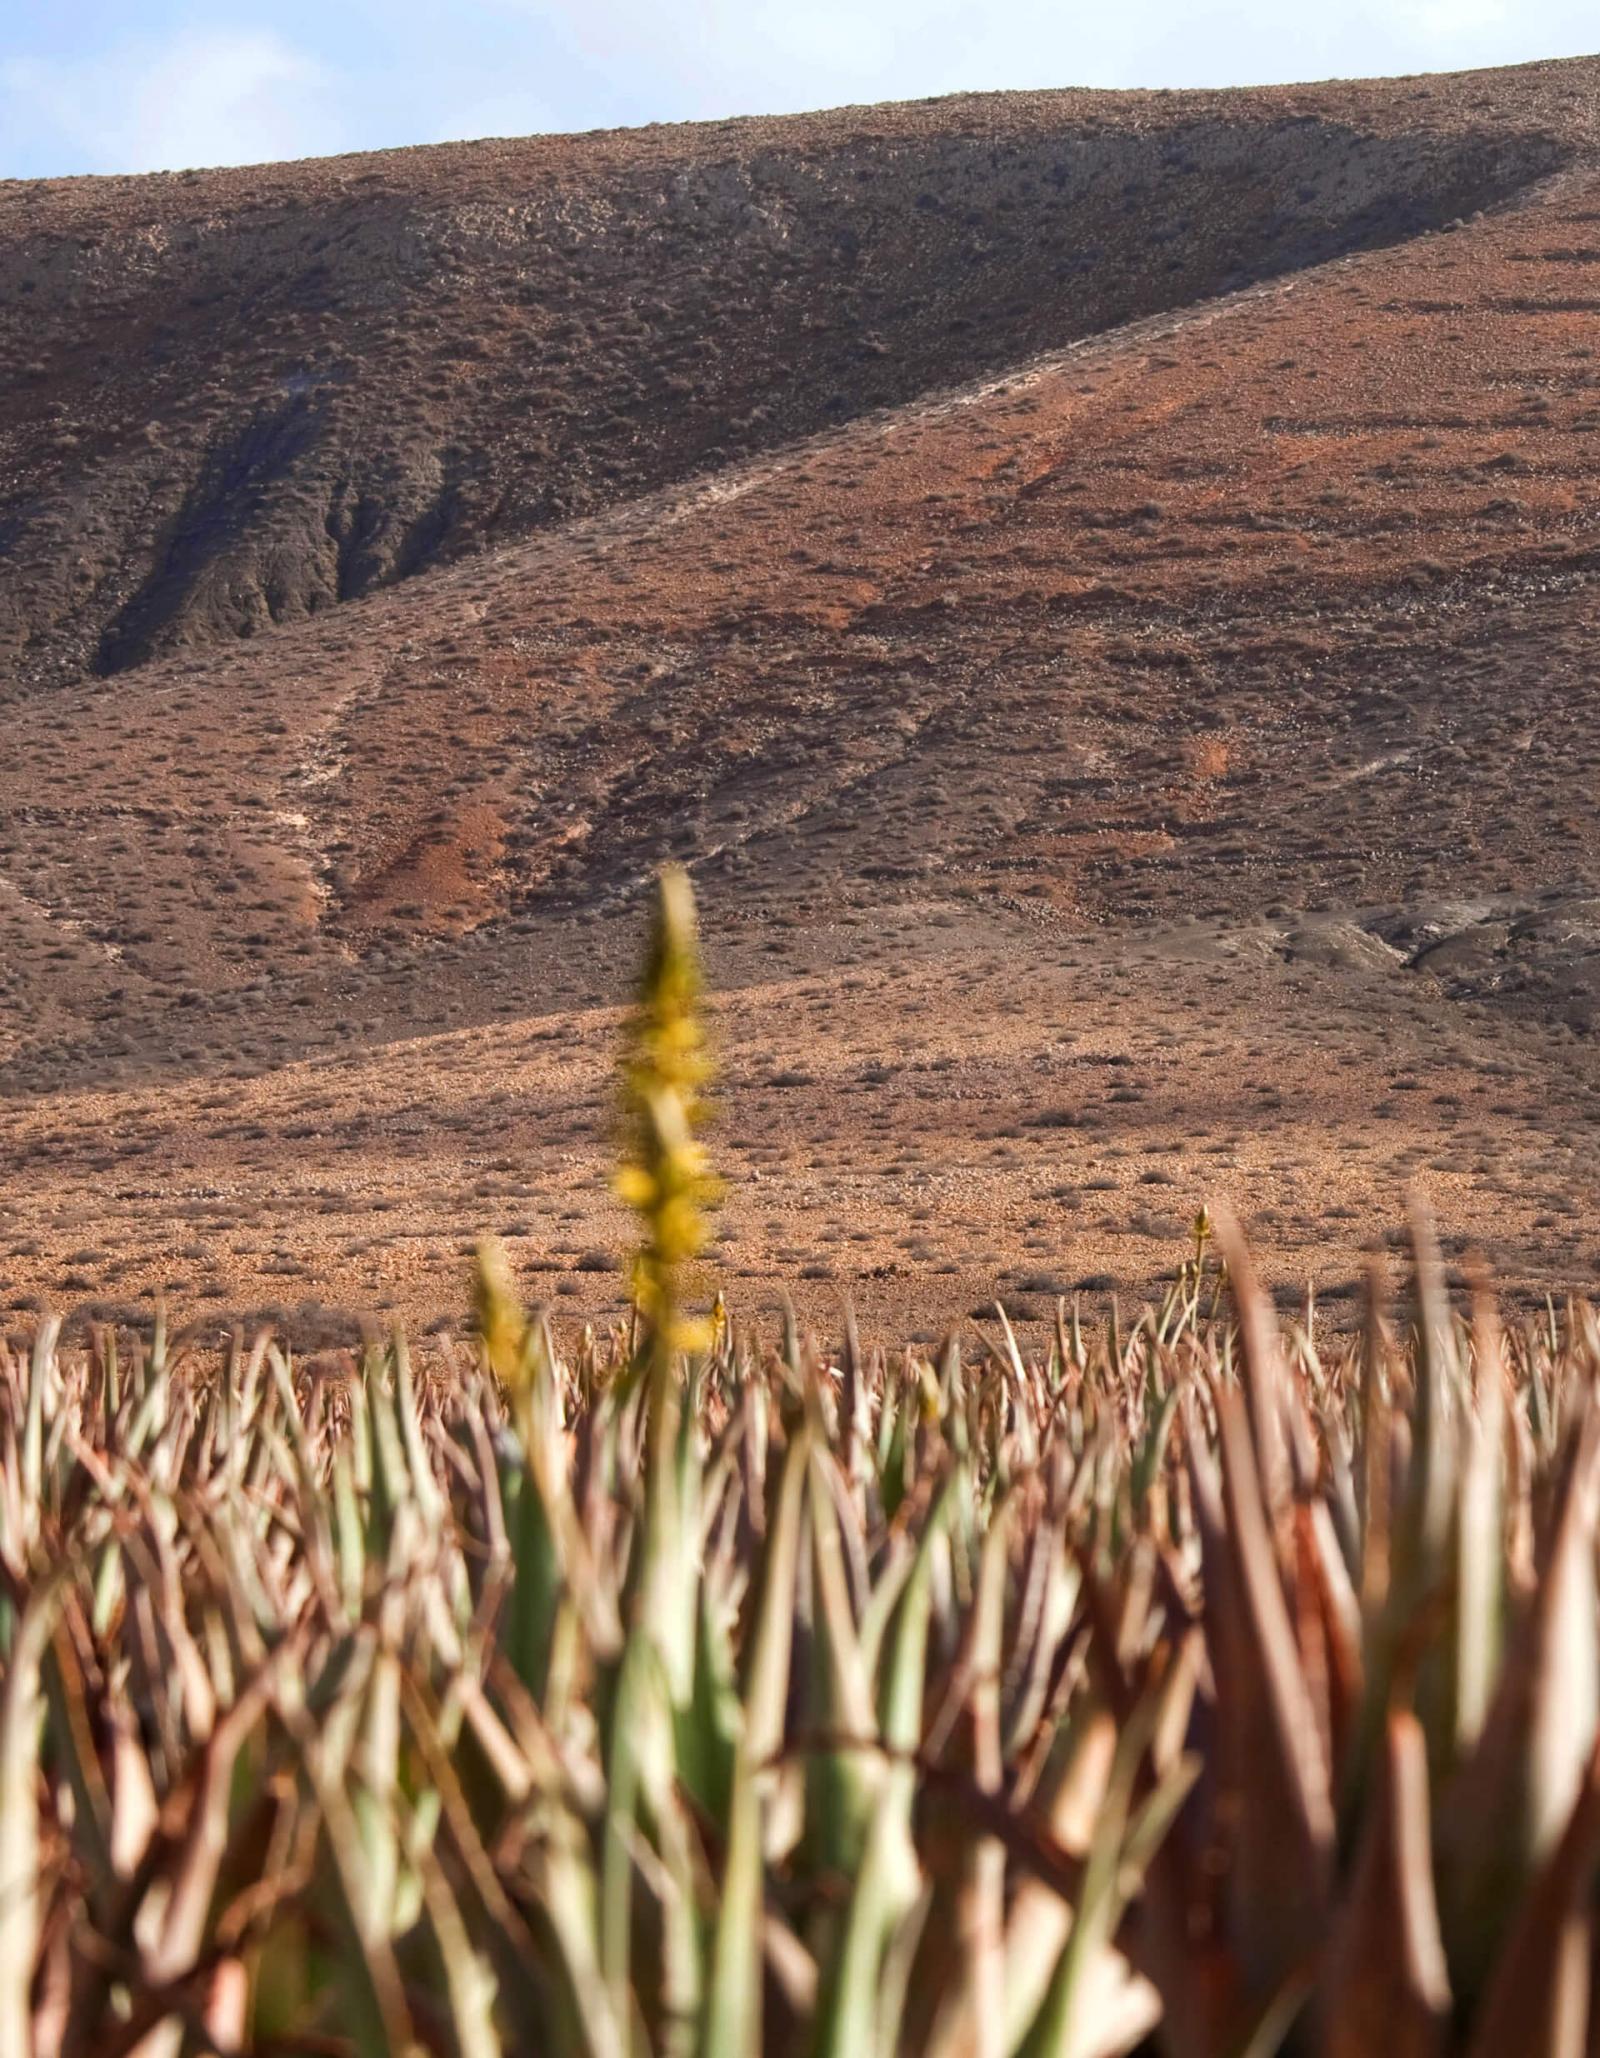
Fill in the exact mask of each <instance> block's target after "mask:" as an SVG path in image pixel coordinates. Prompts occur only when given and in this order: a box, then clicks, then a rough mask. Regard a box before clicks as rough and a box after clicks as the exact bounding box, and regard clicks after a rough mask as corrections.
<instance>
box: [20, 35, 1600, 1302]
mask: <svg viewBox="0 0 1600 2058" xmlns="http://www.w3.org/2000/svg"><path fill="white" fill-rule="evenodd" d="M1597 77H1600V73H1597V70H1596V67H1595V66H1594V65H1593V64H1590V63H1578V64H1569V65H1545V66H1533V67H1529V68H1526V69H1524V70H1519V71H1515V72H1508V73H1493V74H1478V75H1473V76H1470V77H1462V78H1453V79H1433V80H1403V81H1396V82H1392V83H1388V84H1378V85H1359V84H1348V85H1335V86H1326V87H1315V88H1301V89H1292V90H1291V89H1283V90H1274V91H1270V92H1260V93H1245V94H1233V95H1228V94H1177V95H1099V94H1081V93H1062V94H1029V95H1017V96H1006V95H1000V96H980V97H963V98H957V99H954V100H950V101H941V102H937V103H929V104H926V105H921V106H914V107H903V108H883V109H857V110H846V111H843V112H840V113H837V114H832V115H825V116H814V117H812V116H808V117H803V118H797V119H794V120H786V121H776V122H761V121H758V122H742V123H728V124H718V125H714V126H711V127H703V128H689V129H671V130H666V129H659V130H650V131H645V132H639V133H631V134H625V135H615V136H605V137H588V138H571V137H562V138H547V139H533V140H527V141H514V142H504V143H489V144H481V145H471V146H462V147H459V148H449V149H444V150H428V151H411V152H394V153H389V154H386V155H383V156H380V157H374V158H359V159H356V158H352V159H344V160H338V161H335V162H331V163H324V164H308V165H295V166H278V167H267V168H260V169H257V170H254V171H249V172H237V171H223V172H200V173H194V174H184V175H180V176H173V177H163V178H156V179H140V180H98V179H90V180H64V181H57V182H51V183H49V184H32V185H10V186H4V187H0V365H3V366H4V369H5V376H0V653H3V663H0V722H3V724H4V731H5V736H6V744H7V748H6V751H5V754H4V758H3V760H0V1151H3V1153H4V1155H5V1159H6V1162H7V1164H8V1166H9V1167H11V1168H12V1176H11V1177H10V1178H9V1179H8V1180H7V1182H6V1186H5V1190H4V1193H3V1196H0V1305H4V1306H5V1308H6V1309H7V1312H8V1318H9V1320H10V1322H11V1323H12V1325H13V1326H14V1328H15V1329H17V1330H18V1331H20V1330H21V1329H23V1328H26V1327H27V1326H29V1325H30V1324H31V1323H32V1321H33V1320H34V1318H35V1317H36V1315H37V1314H38V1313H39V1312H40V1311H41V1309H43V1308H45V1307H47V1306H48V1307H74V1308H76V1307H81V1306H83V1305H85V1304H88V1305H91V1306H93V1307H96V1308H97V1309H98V1310H99V1312H100V1313H102V1314H104V1315H110V1314H114V1313H117V1312H119V1311H129V1312H132V1311H135V1310H137V1309H139V1308H141V1307H142V1308H143V1310H144V1311H145V1316H146V1319H148V1310H149V1305H150V1300H149V1297H150V1296H151V1295H152V1294H153V1292H154V1291H155V1290H156V1289H158V1288H164V1289H165V1291H166V1293H167V1296H168V1299H169V1302H170V1304H171V1306H172V1307H173V1309H174V1310H175V1311H180V1312H181V1314H182V1315H183V1316H184V1317H185V1318H187V1317H189V1316H191V1315H193V1316H203V1317H205V1318H207V1319H208V1321H209V1322H210V1324H211V1328H212V1332H213V1334H214V1335H216V1336H219V1337H220V1336H225V1335H226V1333H227V1331H228V1329H229V1327H230V1326H231V1324H232V1322H233V1321H234V1320H235V1319H239V1318H244V1319H246V1320H249V1319H251V1318H252V1317H254V1316H256V1315H261V1316H263V1317H269V1318H271V1319H274V1320H276V1321H277V1322H278V1323H279V1324H280V1326H281V1325H283V1324H286V1323H292V1324H294V1325H296V1327H297V1332H298V1333H299V1334H301V1335H304V1336H306V1337H308V1338H316V1337H321V1336H327V1337H336V1336H340V1335H343V1336H348V1335H350V1334H352V1333H354V1323H353V1318H354V1317H355V1316H356V1315H358V1314H359V1313H360V1312H362V1311H370V1310H377V1311H379V1312H380V1313H382V1314H385V1315H390V1314H392V1315H402V1316H404V1317H405V1318H406V1319H407V1320H408V1321H409V1322H411V1323H412V1324H413V1326H414V1327H415V1328H416V1329H417V1330H419V1331H420V1330H422V1329H425V1328H426V1327H427V1326H428V1325H429V1324H431V1323H432V1322H434V1321H436V1320H439V1319H442V1318H449V1317H451V1316H453V1315H455V1314H456V1313H457V1311H458V1309H459V1306H460V1302H461V1300H462V1297H463V1280H464V1277H465V1266H466V1253H465V1251H464V1249H463V1245H462V1240H461V1239H462V1236H463V1234H464V1232H465V1231H467V1230H469V1229H471V1228H473V1227H475V1226H476V1225H478V1224H486V1225H487V1226H489V1227H492V1228H494V1229H496V1230H499V1231H502V1232H503V1233H504V1234H505V1236H506V1240H507V1243H508V1246H509V1247H510V1249H511V1252H512V1256H513V1259H514V1262H515V1264H516V1266H517V1268H518V1272H519V1276H520V1277H522V1278H523V1279H524V1281H525V1282H526V1290H527V1292H528V1294H529V1296H530V1297H537V1298H540V1299H550V1300H552V1301H556V1302H559V1303H560V1304H561V1305H563V1306H564V1307H566V1308H567V1309H568V1310H569V1311H571V1312H573V1313H575V1314H583V1315H586V1316H589V1317H593V1318H596V1319H600V1320H608V1319H611V1318H613V1317H615V1316H616V1315H617V1313H618V1311H619V1307H620V1304H621V1301H622V1299H623V1295H622V1290H621V1273H620V1270H619V1269H618V1265H619V1259H620V1254H621V1251H622V1247H623V1239H624V1228H623V1224H622V1221H621V1218H620V1216H619V1214H618V1213H617V1211H616V1210H615V1209H614V1208H612V1207H610V1206H609V1205H608V1204H607V1203H606V1202H605V1200H604V1198H603V1196H604V1194H605V1191H606V1188H605V1178H604V1173H605V1168H606V1165H607V1163H608V1160H609V1155H610V1151H611V1141H612V1139H611V1095H610V1085H609V1081H610V1053H611V1046H612V1041H613V1036H614V1031H615V1023H616V1010H617V1009H618V1007H619V1006H620V1005H621V1004H622V1002H623V1001H624V999H625V996H626V991H627V984H628V979H629V973H630V967H631V964H632V961H633V957H634V953H635V951H636V948H637V938H638V933H639V927H640V920H641V899H640V895H641V889H642V886H643V884H644V882H646V881H647V880H648V878H649V877H650V875H651V873H652V871H653V869H654V867H655V865H656V864H657V863H658V862H659V861H660V860H661V859H662V858H663V857H665V856H672V855H675V856H679V857H682V858H684V859H686V860H688V861H689V862H690V863H691V864H692V867H693V869H694V872H695V876H696V882H697V886H698V889H699V892H700V896H701V902H702V907H703V908H704V911H705V917H706V925H707V944H708V952H709V958H710V964H711V969H712V973H713V983H714V985H715V987H716V990H717V992H718V994H719V996H720V999H719V1006H718V1017H717V1023H716V1027H717V1034H718V1037H719V1041H720V1044H721V1047H722V1051H723V1059H724V1063H723V1088H722V1113H723V1126H722V1130H721V1139H720V1142H719V1152H720V1154H721V1156H722V1159H723V1161H724V1163H725V1164H726V1165H727V1167H728V1169H729V1172H730V1174H731V1175H733V1176H732V1198H731V1201H730V1205H729V1207H728V1209H727V1211H726V1212H725V1214H724V1216H723V1217H722V1222H721V1234H722V1235H723V1237H724V1238H725V1242H724V1243H723V1245H722V1247H721V1250H720V1253H719V1261H720V1271H721V1273H722V1274H723V1276H724V1277H725V1278H726V1279H727V1281H728V1284H729V1290H730V1293H731V1295H732V1298H733V1300H734V1303H735V1305H736V1306H737V1307H738V1308H739V1309H740V1311H741V1312H745V1313H749V1314H755V1313H757V1312H758V1311H762V1310H768V1311H770V1309H771V1308H772V1306H773V1305H774V1303H775V1301H776V1298H777V1295H778V1293H779V1291H780V1290H781V1289H783V1288H785V1287H786V1288H788V1289H789V1290H790V1291H791V1292H793V1293H794V1294H795V1295H797V1296H798V1297H799V1301H800V1305H801V1307H802V1311H803V1312H806V1313H807V1314H810V1315H813V1316H815V1318H816V1319H818V1320H819V1321H829V1322H831V1321H832V1320H834V1319H835V1317H836V1311H837V1307H838V1302H839V1294H840V1290H841V1288H843V1287H849V1288H850V1290H851V1291H852V1292H853V1294H854V1296H855V1300H856V1305H857V1308H858V1311H859V1314H860V1319H861V1321H862V1323H863V1327H864V1331H865V1333H867V1334H868V1335H869V1336H881V1337H882V1338H883V1339H884V1340H886V1341H889V1340H893V1339H896V1338H903V1337H905V1336H908V1335H910V1334H913V1333H917V1332H923V1333H926V1334H927V1335H928V1336H929V1337H930V1338H934V1339H936V1337H937V1334H938V1333H939V1332H940V1331H941V1330H942V1328H943V1326H944V1324H945V1323H946V1322H947V1321H948V1320H949V1319H950V1318H951V1317H952V1316H955V1315H959V1314H962V1313H964V1312H965V1311H966V1310H968V1309H971V1308H973V1307H977V1306H979V1305H982V1304H983V1303H984V1302H985V1301H986V1299H987V1297H988V1295H989V1294H990V1293H991V1291H992V1290H993V1288H994V1287H995V1285H996V1284H997V1283H998V1284H1000V1285H1001V1287H1002V1288H1003V1290H1004V1292H1005V1294H1006V1295H1007V1297H1008V1299H1009V1300H1010V1301H1011V1302H1012V1303H1013V1304H1014V1305H1015V1306H1016V1308H1017V1312H1018V1316H1019V1318H1024V1317H1026V1318H1028V1319H1030V1320H1038V1321H1043V1322H1046V1323H1047V1322H1048V1318H1049V1313H1050V1309H1051V1308H1052V1306H1053V1304H1054V1299H1055V1290H1056V1288H1057V1287H1058V1286H1064V1287H1067V1288H1074V1287H1078V1286H1080V1285H1081V1284H1082V1283H1083V1282H1097V1284H1096V1285H1095V1286H1094V1287H1093V1288H1091V1289H1090V1290H1092V1291H1096V1292H1102V1293H1103V1292H1104V1291H1105V1289H1106V1285H1107V1283H1108V1282H1112V1281H1115V1282H1116V1283H1117V1284H1118V1285H1119V1286H1120V1287H1121V1289H1122V1290H1123V1291H1124V1293H1125V1294H1140V1293H1143V1292H1147V1291H1151V1290H1156V1291H1159V1288H1160V1285H1161V1277H1162V1274H1163V1273H1167V1272H1170V1268H1171V1253H1172V1251H1173V1249H1174V1248H1175V1247H1176V1246H1177V1245H1178V1244H1179V1243H1181V1237H1182V1227H1183V1225H1184V1224H1185V1223H1186V1222H1187V1221H1188V1219H1189V1217H1190V1216H1191V1215H1192V1213H1193V1211H1194V1208H1195V1206H1196V1205H1197V1204H1198V1202H1199V1201H1200V1200H1201V1199H1202V1198H1203V1197H1206V1196H1213V1195H1223V1196H1225V1197H1227V1198H1228V1199H1229V1200H1230V1201H1231V1203H1232V1205H1233V1206H1234V1208H1235V1210H1236V1212H1238V1213H1239V1214H1240V1216H1241V1217H1242V1218H1245V1219H1248V1220H1250V1221H1251V1222H1252V1224H1253V1225H1256V1226H1257V1228H1258V1230H1259V1233H1260V1238H1261V1242H1262V1246H1263V1250H1264V1252H1265V1253H1270V1261H1271V1264H1272V1266H1273V1268H1274V1269H1273V1271H1272V1273H1271V1275H1270V1278H1269V1282H1268V1283H1269V1285H1271V1286H1272V1287H1273V1288H1275V1289H1280V1290H1282V1291H1284V1292H1285V1293H1294V1294H1298V1292H1299V1291H1300V1289H1301V1288H1302V1287H1303V1285H1304V1282H1305V1280H1306V1279H1307V1277H1314V1278H1315V1280H1316V1282H1317V1284H1318V1287H1319V1289H1321V1290H1324V1291H1325V1292H1326V1293H1327V1294H1328V1296H1329V1298H1328V1302H1327V1305H1328V1307H1329V1309H1330V1310H1332V1309H1333V1308H1335V1307H1336V1306H1339V1305H1342V1306H1343V1307H1344V1308H1345V1309H1346V1310H1347V1311H1348V1310H1350V1309H1351V1308H1352V1307H1353V1300H1352V1294H1353V1290H1354V1283H1355V1282H1356V1281H1358V1280H1359V1278H1360V1274H1361V1269H1362V1252H1363V1246H1364V1245H1365V1243H1366V1241H1367V1240H1368V1239H1369V1237H1370V1236H1372V1235H1373V1234H1374V1233H1375V1232H1376V1231H1378V1230H1379V1229H1381V1228H1382V1227H1384V1226H1386V1225H1387V1224H1388V1223H1389V1221H1390V1220H1391V1217H1392V1212H1393V1208H1392V1196H1393V1195H1394V1194H1395V1193H1396V1192H1397V1191H1398V1190H1400V1189H1401V1188H1402V1187H1403V1186H1404V1185H1405V1183H1406V1182H1407V1181H1408V1180H1409V1179H1411V1178H1413V1177H1415V1178H1419V1179H1421V1180H1422V1181H1423V1182H1424V1184H1425V1185H1426V1187H1427V1189H1428V1192H1429V1195H1430V1198H1431V1201H1432V1205H1433V1208H1434V1211H1435V1216H1436V1219H1437V1221H1438V1224H1439V1231H1440V1237H1441V1241H1442V1243H1443V1245H1444V1248H1445V1253H1446V1257H1447V1261H1448V1262H1450V1263H1455V1264H1459V1262H1460V1260H1461V1258H1462V1256H1463V1254H1464V1253H1465V1252H1466V1251H1467V1250H1468V1249H1471V1248H1478V1249H1482V1250H1484V1251H1486V1252H1487V1253H1489V1255H1490V1257H1491V1258H1492V1261H1493V1264H1494V1268H1495V1273H1496V1276H1497V1278H1499V1279H1500V1280H1502V1281H1503V1282H1505V1283H1506V1284H1507V1285H1508V1286H1511V1287H1514V1288H1516V1289H1517V1290H1519V1291H1520V1292H1524V1293H1526V1294H1527V1295H1529V1296H1530V1297H1531V1298H1533V1299H1535V1300H1536V1299H1537V1297H1538V1296H1539V1295H1540V1294H1541V1293H1542V1292H1543V1291H1544V1290H1546V1289H1551V1290H1554V1291H1555V1292H1557V1294H1559V1293H1561V1292H1562V1291H1563V1290H1564V1287H1565V1285H1566V1283H1567V1282H1568V1281H1570V1280H1571V1279H1573V1278H1583V1277H1592V1276H1594V1275H1595V1271H1596V1267H1597V1266H1600V1247H1597V1246H1596V1243H1595V1239H1594V1235H1593V1232H1592V1228H1591V1224H1592V1222H1593V1220H1594V1202H1595V1198H1596V1196H1595V1190H1594V1189H1595V1181H1594V1175H1593V1152H1592V1150H1591V1149H1590V1147H1589V1141H1588V1139H1589V1137H1590V1134H1591V1133H1592V1125H1593V1122H1594V1119H1595V1113H1596V1108H1597V1105H1600V1101H1597V1096H1600V1074H1597V1072H1596V1068H1595V1059H1594V1051H1595V1042H1594V1036H1593V1027H1594V1023H1595V1020H1596V1005H1597V996H1600V987H1597V984H1596V980H1597V972H1596V967H1597V966H1600V878H1597V876H1596V872H1595V863H1594V851H1595V848H1596V837H1597V832H1600V822H1597V819H1596V795H1597V793H1600V783H1597V780H1596V777H1595V773H1596V769H1597V760H1596V743H1595V738H1596V735H1597V733H1600V731H1597V728H1596V724H1595V721H1594V718H1593V687H1592V678H1593V650H1594V647H1595V636H1594V626H1595V625H1594V604H1593V593H1594V570H1595V551H1594V536H1593V524H1592V509H1593V506H1594V504H1595V498H1596V492H1597V475H1596V467H1595V457H1594V452H1595V448H1596V438H1595V426H1596V422H1597V419H1600V417H1597V412H1596V409H1597V391H1600V388H1597V380H1600V373H1597V371H1596V360H1595V358H1594V355H1593V352H1594V349H1595V347H1596V346H1595V340H1594V329H1595V311H1596V307H1597V305H1600V299H1597V289H1596V285H1595V277H1596V267H1597V266H1600V234H1597V222H1600V145H1597V138H1596V130H1595V121H1594V108H1595V105H1596V81H1597ZM819 1196H825V1202H824V1204H822V1205H819V1204H818V1197H819ZM1341 1295H1342V1297H1343V1299H1342V1303H1341V1301H1339V1300H1338V1299H1337V1298H1336V1296H1341ZM333 1298H338V1299H339V1300H340V1302H341V1305H340V1306H338V1307H336V1308H333V1309H329V1308H327V1307H326V1305H325V1304H326V1303H327V1302H328V1301H329V1300H330V1299H333Z"/></svg>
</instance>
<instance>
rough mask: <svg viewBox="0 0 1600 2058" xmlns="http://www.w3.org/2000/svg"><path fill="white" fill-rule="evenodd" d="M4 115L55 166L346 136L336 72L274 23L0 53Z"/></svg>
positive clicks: (247, 150) (229, 157)
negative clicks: (35, 52)
mask: <svg viewBox="0 0 1600 2058" xmlns="http://www.w3.org/2000/svg"><path fill="white" fill-rule="evenodd" d="M0 127H3V128H4V129H6V130H7V131H8V132H9V137H10V149H11V150H13V151H15V152H17V154H18V155H19V156H20V157H22V158H24V159H28V158H35V159H41V160H43V161H44V163H45V165H46V167H47V168H48V164H49V161H50V160H51V159H52V158H53V159H55V160H57V165H56V168H57V169H59V170H62V171H67V170H85V169H88V170H94V171H121V172H133V171H177V170H182V169H186V168H188V167H190V166H193V165H217V164H257V163H262V162H264V161H266V160H268V159H272V158H284V157H305V156H311V155H315V154H318V153H321V152H326V151H332V150H337V149H340V148H341V147H344V140H345V139H344V136H343V133H342V124H341V120H340V114H339V109H338V107H337V104H336V102H335V98H334V94H333V91H332V84H331V81H330V79H329V76H328V74H327V73H326V72H325V71H324V70H323V68H322V67H321V66H320V65H318V64H317V63H316V62H315V61H314V60H313V59H312V58H310V57H309V56H307V55H306V54H305V53H304V52H303V51H301V50H298V49H296V48H295V47H294V46H293V45H292V44H290V43H287V42H285V41H284V40H283V38H282V37H280V36H277V35H274V34H273V33H272V32H270V31H267V30H254V29H237V30H229V29H223V30H216V31H207V30H185V31H181V32H180V33H178V34H177V35H174V36H173V37H171V38H170V39H169V40H167V41H166V42H164V43H161V44H144V45H135V46H133V47H131V48H128V47H125V48H122V49H118V50H112V51H108V52H106V53H105V54H104V55H100V56H94V57H87V58H83V59H78V60H73V59H65V58H37V57H35V58H26V57H18V58H12V59H10V60H7V61H4V62H0Z"/></svg>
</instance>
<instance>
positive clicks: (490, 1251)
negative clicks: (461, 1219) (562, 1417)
mask: <svg viewBox="0 0 1600 2058" xmlns="http://www.w3.org/2000/svg"><path fill="white" fill-rule="evenodd" d="M474 1285H475V1295H476V1300H477V1315H478V1334H479V1336H480V1337H482V1339H483V1354H484V1356H485V1358H487V1359H488V1361H489V1369H490V1371H491V1372H493V1374H494V1375H495V1377H496V1378H497V1379H498V1380H499V1381H500V1383H501V1384H502V1385H503V1386H505V1387H507V1388H508V1389H509V1390H510V1391H511V1392H512V1393H513V1394H515V1392H516V1389H517V1388H518V1386H519V1385H520V1384H521V1383H522V1382H523V1380H524V1379H525V1377H526V1373H527V1363H528V1354H527V1350H526V1347H525V1346H526V1342H527V1334H528V1320H527V1317H526V1315H524V1313H523V1311H522V1303H521V1301H520V1300H519V1299H518V1298H517V1290H516V1287H515V1286H514V1285H513V1284H512V1279H511V1267H510V1266H509V1265H508V1264H507V1262H506V1254H505V1252H504V1251H503V1250H502V1249H501V1247H500V1245H499V1244H498V1243H496V1242H495V1240H494V1238H493V1237H491V1236H486V1237H485V1238H484V1239H483V1241H482V1242H481V1243H480V1244H479V1245H478V1264H477V1274H476V1279H475V1281H474Z"/></svg>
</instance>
